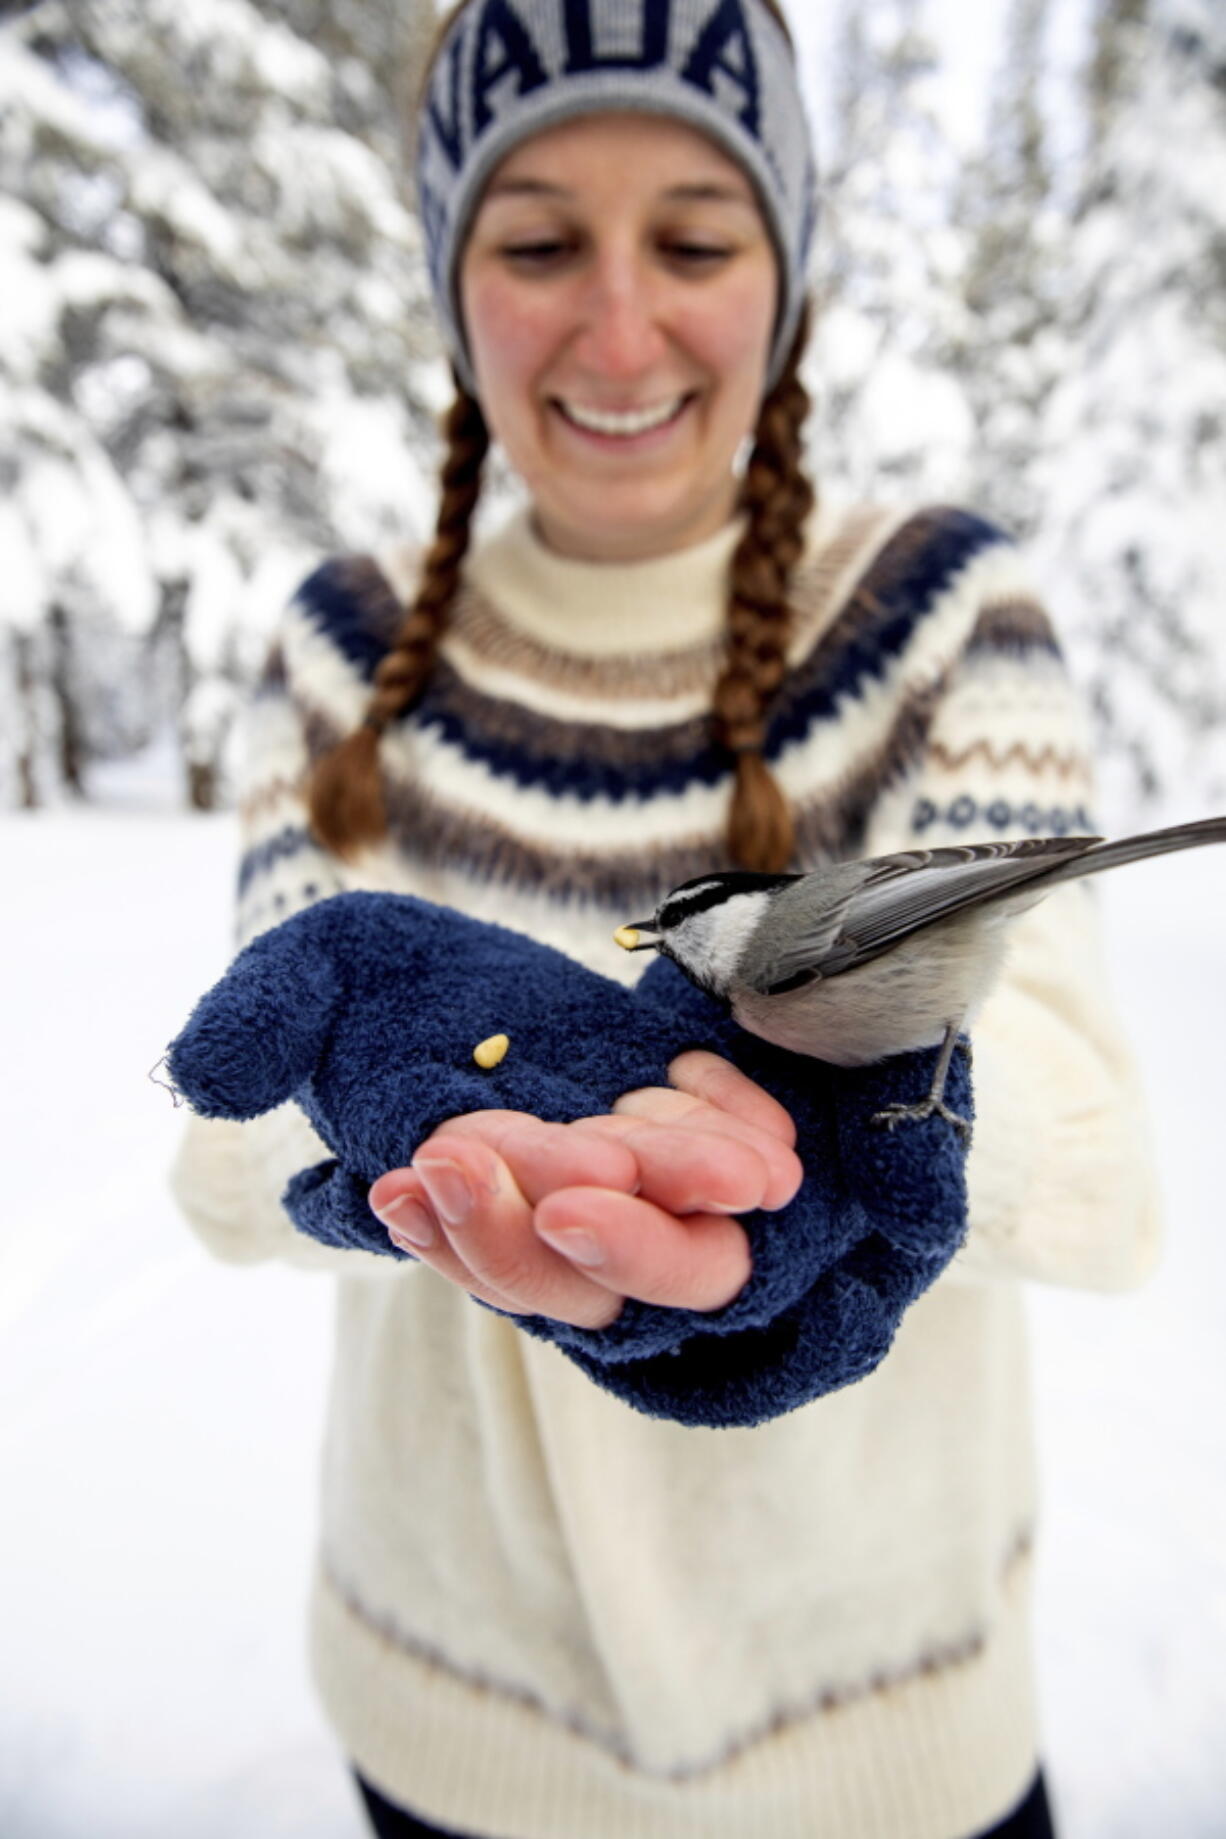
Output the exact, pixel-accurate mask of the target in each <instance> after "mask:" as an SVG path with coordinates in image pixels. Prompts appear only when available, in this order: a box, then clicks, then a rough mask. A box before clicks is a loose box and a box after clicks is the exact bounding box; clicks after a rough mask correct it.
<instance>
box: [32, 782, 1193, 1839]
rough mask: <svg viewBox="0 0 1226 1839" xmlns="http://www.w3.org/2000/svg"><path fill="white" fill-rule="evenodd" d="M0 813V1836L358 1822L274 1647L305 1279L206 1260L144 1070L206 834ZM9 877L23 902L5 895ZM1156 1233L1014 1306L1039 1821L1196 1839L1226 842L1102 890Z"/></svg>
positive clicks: (202, 949) (169, 824) (308, 1378)
mask: <svg viewBox="0 0 1226 1839" xmlns="http://www.w3.org/2000/svg"><path fill="white" fill-rule="evenodd" d="M143 803H144V800H143V795H142V797H141V798H139V799H138V797H137V794H136V793H135V792H131V793H129V794H128V795H127V803H125V789H124V782H123V781H122V780H120V781H118V782H116V784H115V785H113V786H112V788H111V797H110V803H109V806H108V808H107V809H106V810H105V811H102V812H99V811H93V812H74V811H65V812H60V813H57V814H53V815H50V816H43V817H39V818H25V817H8V818H5V819H3V820H0V848H2V849H3V855H4V860H5V862H6V865H7V876H6V883H7V887H8V890H9V893H8V897H7V899H6V901H5V904H4V908H3V911H2V917H0V940H2V942H3V944H4V946H5V948H6V949H5V964H6V968H7V972H8V977H7V986H8V987H7V991H6V999H5V1020H6V1041H7V1046H8V1052H7V1053H6V1055H5V1063H4V1068H3V1072H2V1073H0V1084H2V1087H3V1090H2V1092H0V1116H2V1117H3V1118H4V1120H5V1123H6V1126H8V1127H10V1128H11V1130H12V1135H11V1136H10V1138H9V1145H10V1147H9V1152H8V1156H7V1158H6V1168H5V1201H6V1215H7V1217H6V1218H5V1220H4V1224H3V1228H2V1230H0V1328H2V1330H3V1333H2V1335H0V1500H2V1501H3V1509H2V1513H0V1560H2V1562H0V1631H2V1633H0V1834H2V1835H3V1836H4V1839H166V1836H167V1835H168V1834H172V1833H173V1834H174V1835H175V1839H357V1836H358V1835H359V1833H361V1832H362V1830H363V1828H362V1825H361V1822H360V1821H359V1818H358V1815H357V1812H356V1809H355V1805H354V1801H353V1797H352V1795H351V1793H350V1790H349V1788H348V1784H347V1781H346V1779H345V1777H344V1775H343V1772H342V1771H341V1769H340V1767H339V1765H338V1762H337V1759H336V1757H335V1754H334V1751H333V1747H332V1744H331V1741H330V1739H329V1736H328V1734H327V1732H326V1730H325V1729H324V1727H323V1725H322V1722H321V1720H320V1717H319V1715H318V1713H317V1711H316V1709H315V1707H314V1705H313V1702H312V1700H311V1697H310V1693H309V1688H308V1686H307V1685H306V1682H305V1678H304V1667H303V1660H302V1633H301V1623H302V1601H303V1596H304V1592H305V1587H306V1578H307V1571H308V1564H309V1555H310V1546H311V1537H312V1525H313V1520H314V1503H313V1494H314V1469H315V1457H316V1439H317V1434H318V1424H319V1419H320V1411H321V1399H322V1392H323V1387H324V1383H325V1377H326V1360H327V1336H328V1309H329V1300H328V1286H327V1284H326V1281H325V1280H323V1279H315V1278H311V1277H304V1276H301V1275H294V1274H289V1273H285V1272H280V1271H259V1270H256V1271H246V1272H236V1271H231V1270H227V1269H224V1268H221V1267H218V1266H215V1265H213V1264H211V1263H209V1261H208V1260H207V1259H206V1258H205V1256H204V1254H203V1253H201V1252H199V1251H198V1250H197V1249H196V1247H195V1244H194V1242H193V1241H192V1239H191V1237H190V1236H189V1234H188V1232H187V1229H186V1228H185V1227H184V1226H182V1225H181V1224H180V1222H179V1221H178V1219H177V1217H176V1215H175V1213H174V1211H173V1209H172V1206H171V1203H170V1201H169V1200H168V1198H167V1196H166V1193H165V1190H164V1185H163V1181H164V1170H165V1166H166V1164H167V1162H168V1160H169V1158H170V1156H171V1153H172V1150H173V1145H174V1142H175V1139H176V1137H177V1133H178V1130H179V1118H178V1117H177V1115H176V1114H175V1113H174V1111H173V1110H172V1108H171V1105H170V1101H169V1099H168V1098H167V1096H166V1095H165V1093H163V1092H161V1091H159V1090H158V1089H157V1088H156V1087H154V1086H152V1085H150V1084H149V1083H148V1081H147V1079H146V1077H145V1075H146V1073H147V1071H148V1070H149V1068H150V1067H151V1066H152V1065H153V1063H154V1062H155V1061H156V1060H157V1058H158V1057H159V1055H160V1053H161V1051H162V1048H163V1046H164V1044H165V1042H166V1040H167V1039H168V1038H169V1037H170V1036H171V1035H172V1034H173V1033H174V1032H175V1031H176V1030H177V1028H178V1027H179V1026H180V1024H181V1023H182V1021H183V1020H184V1018H185V1016H186V1014H187V1011H188V1009H189V1008H190V1006H191V1004H192V1002H193V1001H194V999H195V997H196V996H197V995H198V994H199V993H200V992H201V991H202V990H203V989H204V988H205V987H206V986H207V985H208V984H209V983H210V982H211V981H212V980H213V978H214V977H215V976H216V975H217V974H218V973H219V972H220V970H221V969H222V968H223V966H224V963H225V960H226V956H227V948H228V887H229V877H230V866H231V853H232V848H233V837H232V830H231V825H230V822H229V820H227V819H220V818H219V819H208V820H204V819H196V820H192V819H188V818H185V817H183V816H179V815H176V814H174V813H172V812H170V811H166V812H157V811H152V812H151V811H149V810H148V809H147V808H142V807H143ZM14 890H16V892H14ZM1103 893H1104V896H1105V897H1106V903H1107V911H1108V919H1109V922H1110V935H1109V936H1110V945H1111V952H1112V958H1113V961H1114V968H1115V971H1116V975H1117V978H1118V980H1119V983H1120V986H1121V988H1125V987H1126V988H1127V989H1128V990H1129V991H1130V992H1131V994H1130V996H1129V999H1128V1004H1127V1007H1128V1012H1129V1015H1130V1020H1131V1025H1132V1030H1133V1035H1134V1039H1135V1040H1136V1042H1137V1045H1138V1047H1139V1048H1140V1049H1141V1051H1142V1052H1143V1053H1146V1054H1147V1055H1149V1057H1150V1060H1149V1063H1150V1066H1151V1069H1152V1072H1153V1079H1152V1082H1151V1083H1152V1090H1153V1103H1154V1114H1155V1126H1156V1134H1157V1139H1158V1145H1159V1152H1160V1156H1161V1160H1162V1166H1163V1169H1164V1174H1165V1185H1166V1189H1167V1193H1168V1197H1169V1215H1170V1222H1171V1236H1170V1250H1169V1253H1168V1256H1167V1261H1166V1264H1165V1266H1164V1268H1163V1270H1162V1272H1161V1274H1160V1275H1159V1277H1158V1278H1157V1279H1156V1280H1155V1281H1154V1282H1153V1283H1152V1284H1151V1285H1150V1286H1149V1287H1148V1288H1147V1289H1146V1290H1145V1291H1144V1292H1143V1293H1142V1294H1140V1295H1139V1296H1136V1297H1128V1298H1122V1299H1120V1298H1115V1299H1107V1298H1098V1297H1093V1296H1084V1295H1073V1294H1053V1293H1044V1294H1041V1295H1040V1294H1036V1295H1035V1296H1034V1297H1033V1299H1032V1300H1033V1314H1034V1320H1035V1327H1036V1342H1037V1349H1036V1355H1037V1359H1036V1364H1037V1382H1038V1389H1039V1398H1040V1414H1041V1433H1042V1445H1043V1454H1044V1471H1045V1499H1046V1517H1045V1525H1044V1537H1043V1544H1042V1560H1041V1585H1042V1597H1041V1604H1040V1644H1041V1656H1042V1685H1043V1698H1044V1714H1045V1723H1046V1727H1047V1731H1048V1753H1049V1759H1050V1769H1051V1774H1052V1777H1053V1783H1054V1788H1055V1792H1056V1796H1057V1801H1058V1806H1059V1810H1060V1812H1061V1814H1062V1823H1063V1832H1064V1835H1065V1839H1156V1836H1158V1835H1161V1836H1163V1839H1165V1835H1167V1834H1175V1833H1178V1834H1179V1835H1180V1839H1222V1835H1223V1834H1226V1746H1224V1745H1223V1741H1222V1739H1223V1734H1224V1733H1226V1409H1224V1407H1226V1352H1224V1342H1223V1336H1222V1333H1221V1328H1220V1322H1221V1312H1222V1307H1223V1299H1224V1298H1226V1248H1224V1244H1223V1235H1222V1232H1221V1220H1222V1212H1223V1209H1222V1204H1221V1201H1220V1199H1219V1198H1218V1197H1217V1194H1216V1192H1215V1184H1216V1183H1217V1181H1218V1179H1219V1170H1220V1167H1221V1158H1220V1155H1219V1153H1218V1152H1219V1138H1218V1132H1219V1130H1220V1129H1221V1122H1220V1117H1219V1111H1220V1102H1219V1101H1220V1097H1221V1093H1222V1078H1221V1072H1220V1067H1221V1059H1222V1053H1223V1042H1224V1040H1226V979H1224V977H1223V967H1224V964H1226V953H1224V952H1223V943H1222V915H1223V913H1226V851H1221V852H1207V853H1205V854H1200V855H1194V856H1189V857H1182V858H1177V859H1174V860H1172V861H1170V862H1168V863H1165V864H1161V865H1153V866H1141V867H1138V868H1135V869H1130V870H1127V871H1125V872H1124V873H1123V874H1121V875H1119V876H1117V877H1115V878H1114V882H1113V883H1112V884H1107V885H1105V886H1104V889H1103Z"/></svg>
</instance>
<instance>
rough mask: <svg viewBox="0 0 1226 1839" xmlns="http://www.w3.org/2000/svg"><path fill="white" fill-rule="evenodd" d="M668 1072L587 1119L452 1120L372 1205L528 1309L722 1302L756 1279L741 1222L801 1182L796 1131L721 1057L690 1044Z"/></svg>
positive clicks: (476, 1290)
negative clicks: (628, 1301)
mask: <svg viewBox="0 0 1226 1839" xmlns="http://www.w3.org/2000/svg"><path fill="white" fill-rule="evenodd" d="M668 1076H669V1080H670V1082H671V1083H670V1084H669V1085H668V1086H649V1087H644V1088H643V1089H641V1090H639V1091H635V1092H628V1093H626V1094H625V1095H624V1096H623V1097H622V1098H619V1099H618V1101H617V1103H616V1104H615V1105H614V1107H613V1111H612V1112H611V1113H609V1114H606V1115H603V1116H600V1117H589V1118H581V1119H579V1120H578V1121H577V1122H576V1123H573V1124H547V1123H544V1122H543V1121H542V1120H541V1119H539V1118H535V1117H532V1116H531V1115H529V1114H528V1113H526V1112H520V1111H472V1112H469V1113H468V1114H467V1115H466V1116H464V1117H457V1118H449V1119H448V1121H447V1122H446V1123H445V1124H443V1125H441V1126H440V1127H439V1129H438V1130H436V1131H435V1132H434V1134H433V1135H432V1136H431V1137H429V1138H428V1139H427V1140H426V1142H424V1143H423V1144H422V1145H421V1147H420V1149H419V1150H418V1151H417V1153H416V1155H415V1156H414V1157H413V1162H412V1165H411V1166H410V1167H409V1168H405V1169H391V1170H389V1171H388V1173H387V1174H385V1175H381V1176H380V1177H379V1179H378V1181H376V1182H375V1184H374V1186H373V1187H372V1188H371V1190H370V1204H371V1206H372V1208H373V1209H374V1211H375V1213H376V1214H377V1215H378V1217H379V1219H380V1220H381V1221H382V1222H383V1224H384V1225H385V1226H386V1227H387V1230H388V1233H389V1235H390V1237H391V1238H392V1240H393V1242H394V1243H396V1244H398V1245H400V1247H401V1249H402V1250H404V1251H411V1252H413V1253H414V1255H415V1256H416V1257H418V1258H420V1259H421V1260H422V1262H423V1263H425V1264H429V1265H431V1266H432V1267H433V1269H434V1270H436V1271H438V1272H439V1273H440V1274H441V1275H442V1276H444V1277H447V1278H449V1279H450V1280H451V1281H452V1282H453V1283H456V1284H458V1285H459V1286H460V1287H461V1288H462V1289H464V1290H467V1291H468V1292H469V1294H470V1295H472V1296H475V1297H479V1298H480V1299H481V1300H482V1301H483V1302H487V1303H491V1304H493V1305H494V1307H495V1308H498V1309H502V1310H505V1311H507V1312H508V1313H509V1314H512V1315H544V1316H549V1317H550V1318H552V1319H553V1320H554V1321H560V1322H569V1323H571V1324H573V1325H574V1326H575V1327H579V1328H607V1327H608V1325H609V1323H610V1322H613V1321H615V1320H616V1318H617V1316H618V1315H619V1313H620V1311H621V1307H622V1303H623V1302H624V1300H625V1298H626V1297H628V1296H633V1297H637V1298H638V1299H639V1300H640V1301H642V1302H648V1303H661V1304H664V1305H666V1306H667V1307H670V1308H675V1309H701V1310H711V1309H721V1308H723V1306H724V1305H725V1304H726V1303H729V1302H731V1301H732V1299H733V1297H734V1296H736V1295H737V1293H738V1292H739V1291H740V1290H741V1288H742V1287H743V1285H744V1284H745V1281H746V1279H747V1278H748V1276H749V1273H750V1255H749V1243H748V1240H747V1239H746V1237H745V1234H744V1232H743V1231H742V1229H741V1227H740V1226H739V1225H738V1223H737V1221H736V1219H735V1218H734V1217H733V1216H734V1215H735V1214H738V1213H747V1212H749V1211H751V1210H752V1209H754V1208H757V1207H764V1208H766V1209H768V1210H773V1209H775V1208H777V1207H782V1206H785V1205H786V1204H787V1202H788V1201H789V1200H791V1199H792V1197H793V1195H794V1194H795V1193H796V1190H797V1188H798V1187H799V1186H800V1183H801V1179H802V1174H803V1171H802V1169H801V1166H800V1163H799V1161H798V1160H797V1157H796V1154H795V1150H794V1148H793V1144H794V1143H795V1130H794V1128H793V1125H792V1120H791V1118H790V1117H789V1116H788V1114H787V1112H786V1111H785V1110H784V1109H783V1107H782V1105H780V1104H778V1103H776V1101H775V1100H774V1099H773V1098H771V1097H770V1096H769V1094H768V1093H766V1092H764V1091H763V1090H762V1088H761V1087H760V1086H758V1085H755V1084H754V1082H753V1080H751V1079H749V1078H747V1077H746V1076H745V1074H744V1073H742V1072H740V1071H738V1069H737V1068H736V1067H734V1066H733V1065H731V1063H730V1062H729V1061H727V1060H722V1059H720V1058H719V1056H718V1055H716V1054H710V1053H704V1052H698V1051H695V1052H691V1053H685V1054H681V1055H680V1056H679V1057H678V1058H677V1059H676V1060H674V1061H673V1063H672V1065H671V1066H670V1067H669V1072H668Z"/></svg>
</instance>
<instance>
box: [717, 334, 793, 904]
mask: <svg viewBox="0 0 1226 1839" xmlns="http://www.w3.org/2000/svg"><path fill="white" fill-rule="evenodd" d="M809 317H810V315H809V308H808V307H807V306H806V308H805V310H804V313H803V314H802V316H801V320H800V324H799V326H798V327H797V331H796V337H795V340H794V341H793V344H792V349H791V351H790V352H789V353H788V359H787V363H786V364H785V366H784V369H783V374H782V375H781V377H780V378H779V381H778V382H777V383H776V384H775V387H774V389H772V391H771V392H770V394H769V396H767V397H766V399H765V401H764V402H763V404H762V409H761V413H760V414H759V416H758V426H757V431H756V435H755V441H754V448H753V453H752V454H751V456H750V460H749V466H748V468H747V469H746V473H745V479H744V483H743V485H742V489H741V506H742V509H743V510H746V511H748V513H749V524H748V527H747V529H746V531H745V534H744V536H743V537H742V538H741V541H740V543H739V544H738V545H737V548H736V552H735V554H734V555H733V558H732V569H731V581H730V595H729V609H728V662H727V664H726V665H725V667H724V673H723V675H722V677H721V678H720V680H719V683H718V684H717V686H716V690H715V727H716V735H717V737H718V739H719V740H720V741H721V742H722V744H723V745H724V746H725V747H727V748H729V749H730V750H731V751H732V752H733V753H734V754H735V755H736V786H735V789H734V791H733V795H732V808H731V811H730V812H729V816H728V850H729V853H730V855H731V857H732V860H733V861H734V862H735V863H736V864H737V865H738V867H740V868H752V869H758V870H762V871H766V872H768V873H777V872H778V871H779V870H781V869H784V868H786V867H787V865H788V863H789V862H790V861H791V859H792V849H793V842H794V834H793V825H792V815H791V812H790V811H789V810H788V805H787V800H786V799H785V798H784V795H783V792H782V791H781V789H780V787H779V784H778V782H777V780H776V779H775V778H774V777H773V775H772V773H771V771H770V768H769V767H768V766H767V764H766V762H765V761H764V760H763V758H762V747H763V743H764V742H765V739H766V711H767V707H768V704H769V703H770V699H771V697H772V696H773V695H774V693H775V691H776V690H777V689H778V688H779V685H780V684H781V683H782V681H783V677H784V673H785V671H786V668H787V661H786V653H787V642H788V628H789V608H788V584H789V581H790V578H791V574H792V570H793V569H794V568H795V566H796V564H797V562H798V561H799V560H800V556H801V553H802V550H803V548H804V525H805V520H806V519H807V518H808V516H809V513H810V512H811V510H812V509H813V503H814V496H815V495H814V491H813V487H812V485H811V484H810V482H809V480H808V478H807V477H806V475H805V472H804V470H803V465H802V460H803V453H804V448H803V432H804V424H805V419H806V417H807V415H808V413H809V393H808V391H807V390H806V389H805V386H804V384H803V383H802V382H801V380H800V361H801V358H802V356H803V355H804V349H805V345H806V343H807V341H808V336H809Z"/></svg>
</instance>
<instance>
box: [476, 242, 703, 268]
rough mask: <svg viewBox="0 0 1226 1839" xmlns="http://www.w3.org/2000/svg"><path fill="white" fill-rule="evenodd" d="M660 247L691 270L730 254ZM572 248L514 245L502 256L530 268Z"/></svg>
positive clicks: (554, 244)
mask: <svg viewBox="0 0 1226 1839" xmlns="http://www.w3.org/2000/svg"><path fill="white" fill-rule="evenodd" d="M660 247H661V249H662V250H663V252H664V254H665V255H667V256H669V257H671V258H672V259H673V260H675V261H679V262H682V263H684V264H685V266H687V267H692V268H699V267H705V266H711V265H713V264H715V263H716V262H724V261H727V259H728V257H729V256H730V255H731V253H732V251H731V250H730V249H725V248H722V247H720V248H715V247H713V246H712V245H710V244H708V243H662V244H661V245H660ZM573 248H574V245H573V244H571V243H563V242H540V243H516V244H514V245H513V246H511V247H509V248H506V249H504V250H503V254H504V256H505V257H506V258H507V260H508V261H511V262H522V263H524V264H525V265H526V266H529V267H532V266H540V265H542V264H544V263H546V262H553V261H556V260H557V259H558V258H559V257H561V256H565V255H569V254H571V253H572V251H573Z"/></svg>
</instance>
